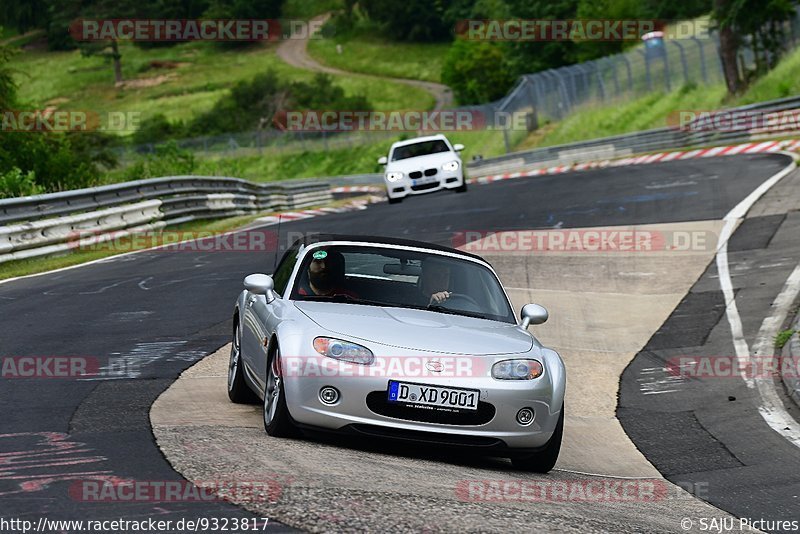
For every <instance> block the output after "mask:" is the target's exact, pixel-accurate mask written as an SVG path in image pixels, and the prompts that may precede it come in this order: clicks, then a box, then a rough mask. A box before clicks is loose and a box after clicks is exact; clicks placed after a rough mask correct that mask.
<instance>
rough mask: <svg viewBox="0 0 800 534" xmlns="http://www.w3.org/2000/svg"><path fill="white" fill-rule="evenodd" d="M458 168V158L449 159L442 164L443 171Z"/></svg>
mask: <svg viewBox="0 0 800 534" xmlns="http://www.w3.org/2000/svg"><path fill="white" fill-rule="evenodd" d="M457 169H458V160H453V161H448V162H447V163H445V164H444V165H442V170H443V171H455V170H457Z"/></svg>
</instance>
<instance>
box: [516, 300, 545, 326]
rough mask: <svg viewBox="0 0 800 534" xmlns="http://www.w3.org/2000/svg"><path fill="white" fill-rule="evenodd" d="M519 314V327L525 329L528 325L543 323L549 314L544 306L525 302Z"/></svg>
mask: <svg viewBox="0 0 800 534" xmlns="http://www.w3.org/2000/svg"><path fill="white" fill-rule="evenodd" d="M519 315H520V317H521V318H522V323H521V324H520V327H521V328H522V329H523V330H525V329H527V328H528V326H529V325H532V324H542V323H544V322H545V321H547V318H548V317H549V316H550V314H548V313H547V310H546V309H545V308H544V306H539V305H538V304H526V305H525V306H523V307H522V311H521V312H520V314H519Z"/></svg>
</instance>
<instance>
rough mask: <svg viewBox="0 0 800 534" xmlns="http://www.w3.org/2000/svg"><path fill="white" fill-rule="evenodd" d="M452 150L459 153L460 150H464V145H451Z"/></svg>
mask: <svg viewBox="0 0 800 534" xmlns="http://www.w3.org/2000/svg"><path fill="white" fill-rule="evenodd" d="M453 150H455V151H456V152H461V151H462V150H464V145H462V144H461V143H456V144H454V145H453Z"/></svg>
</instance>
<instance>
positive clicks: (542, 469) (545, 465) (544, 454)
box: [511, 406, 564, 473]
mask: <svg viewBox="0 0 800 534" xmlns="http://www.w3.org/2000/svg"><path fill="white" fill-rule="evenodd" d="M563 435H564V406H561V415H560V416H559V417H558V423H556V429H555V431H554V432H553V435H552V437H551V438H550V439H549V440H548V441H547V445H545V447H544V449H543V450H542V451H540V452H537V453H535V454H527V455H524V456H513V457H512V458H511V463H512V464H513V465H514V467H515V468H517V469H519V470H521V471H532V472H534V473H549V472H550V470H551V469H553V467H555V465H556V461H557V460H558V453H559V451H560V450H561V438H562V437H563Z"/></svg>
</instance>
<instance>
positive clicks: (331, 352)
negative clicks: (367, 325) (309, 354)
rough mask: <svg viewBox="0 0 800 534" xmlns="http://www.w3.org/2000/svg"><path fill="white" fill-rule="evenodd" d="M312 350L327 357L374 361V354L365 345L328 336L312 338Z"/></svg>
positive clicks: (368, 362)
mask: <svg viewBox="0 0 800 534" xmlns="http://www.w3.org/2000/svg"><path fill="white" fill-rule="evenodd" d="M314 350H316V351H317V352H319V353H320V354H322V355H323V356H327V357H328V358H333V359H335V360H342V361H345V362H351V363H360V364H363V365H370V364H371V363H372V362H374V361H375V355H374V354H372V351H371V350H369V349H368V348H367V347H362V346H361V345H356V344H355V343H350V342H349V341H342V340H341V339H334V338H330V337H318V338H316V339H315V340H314Z"/></svg>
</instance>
